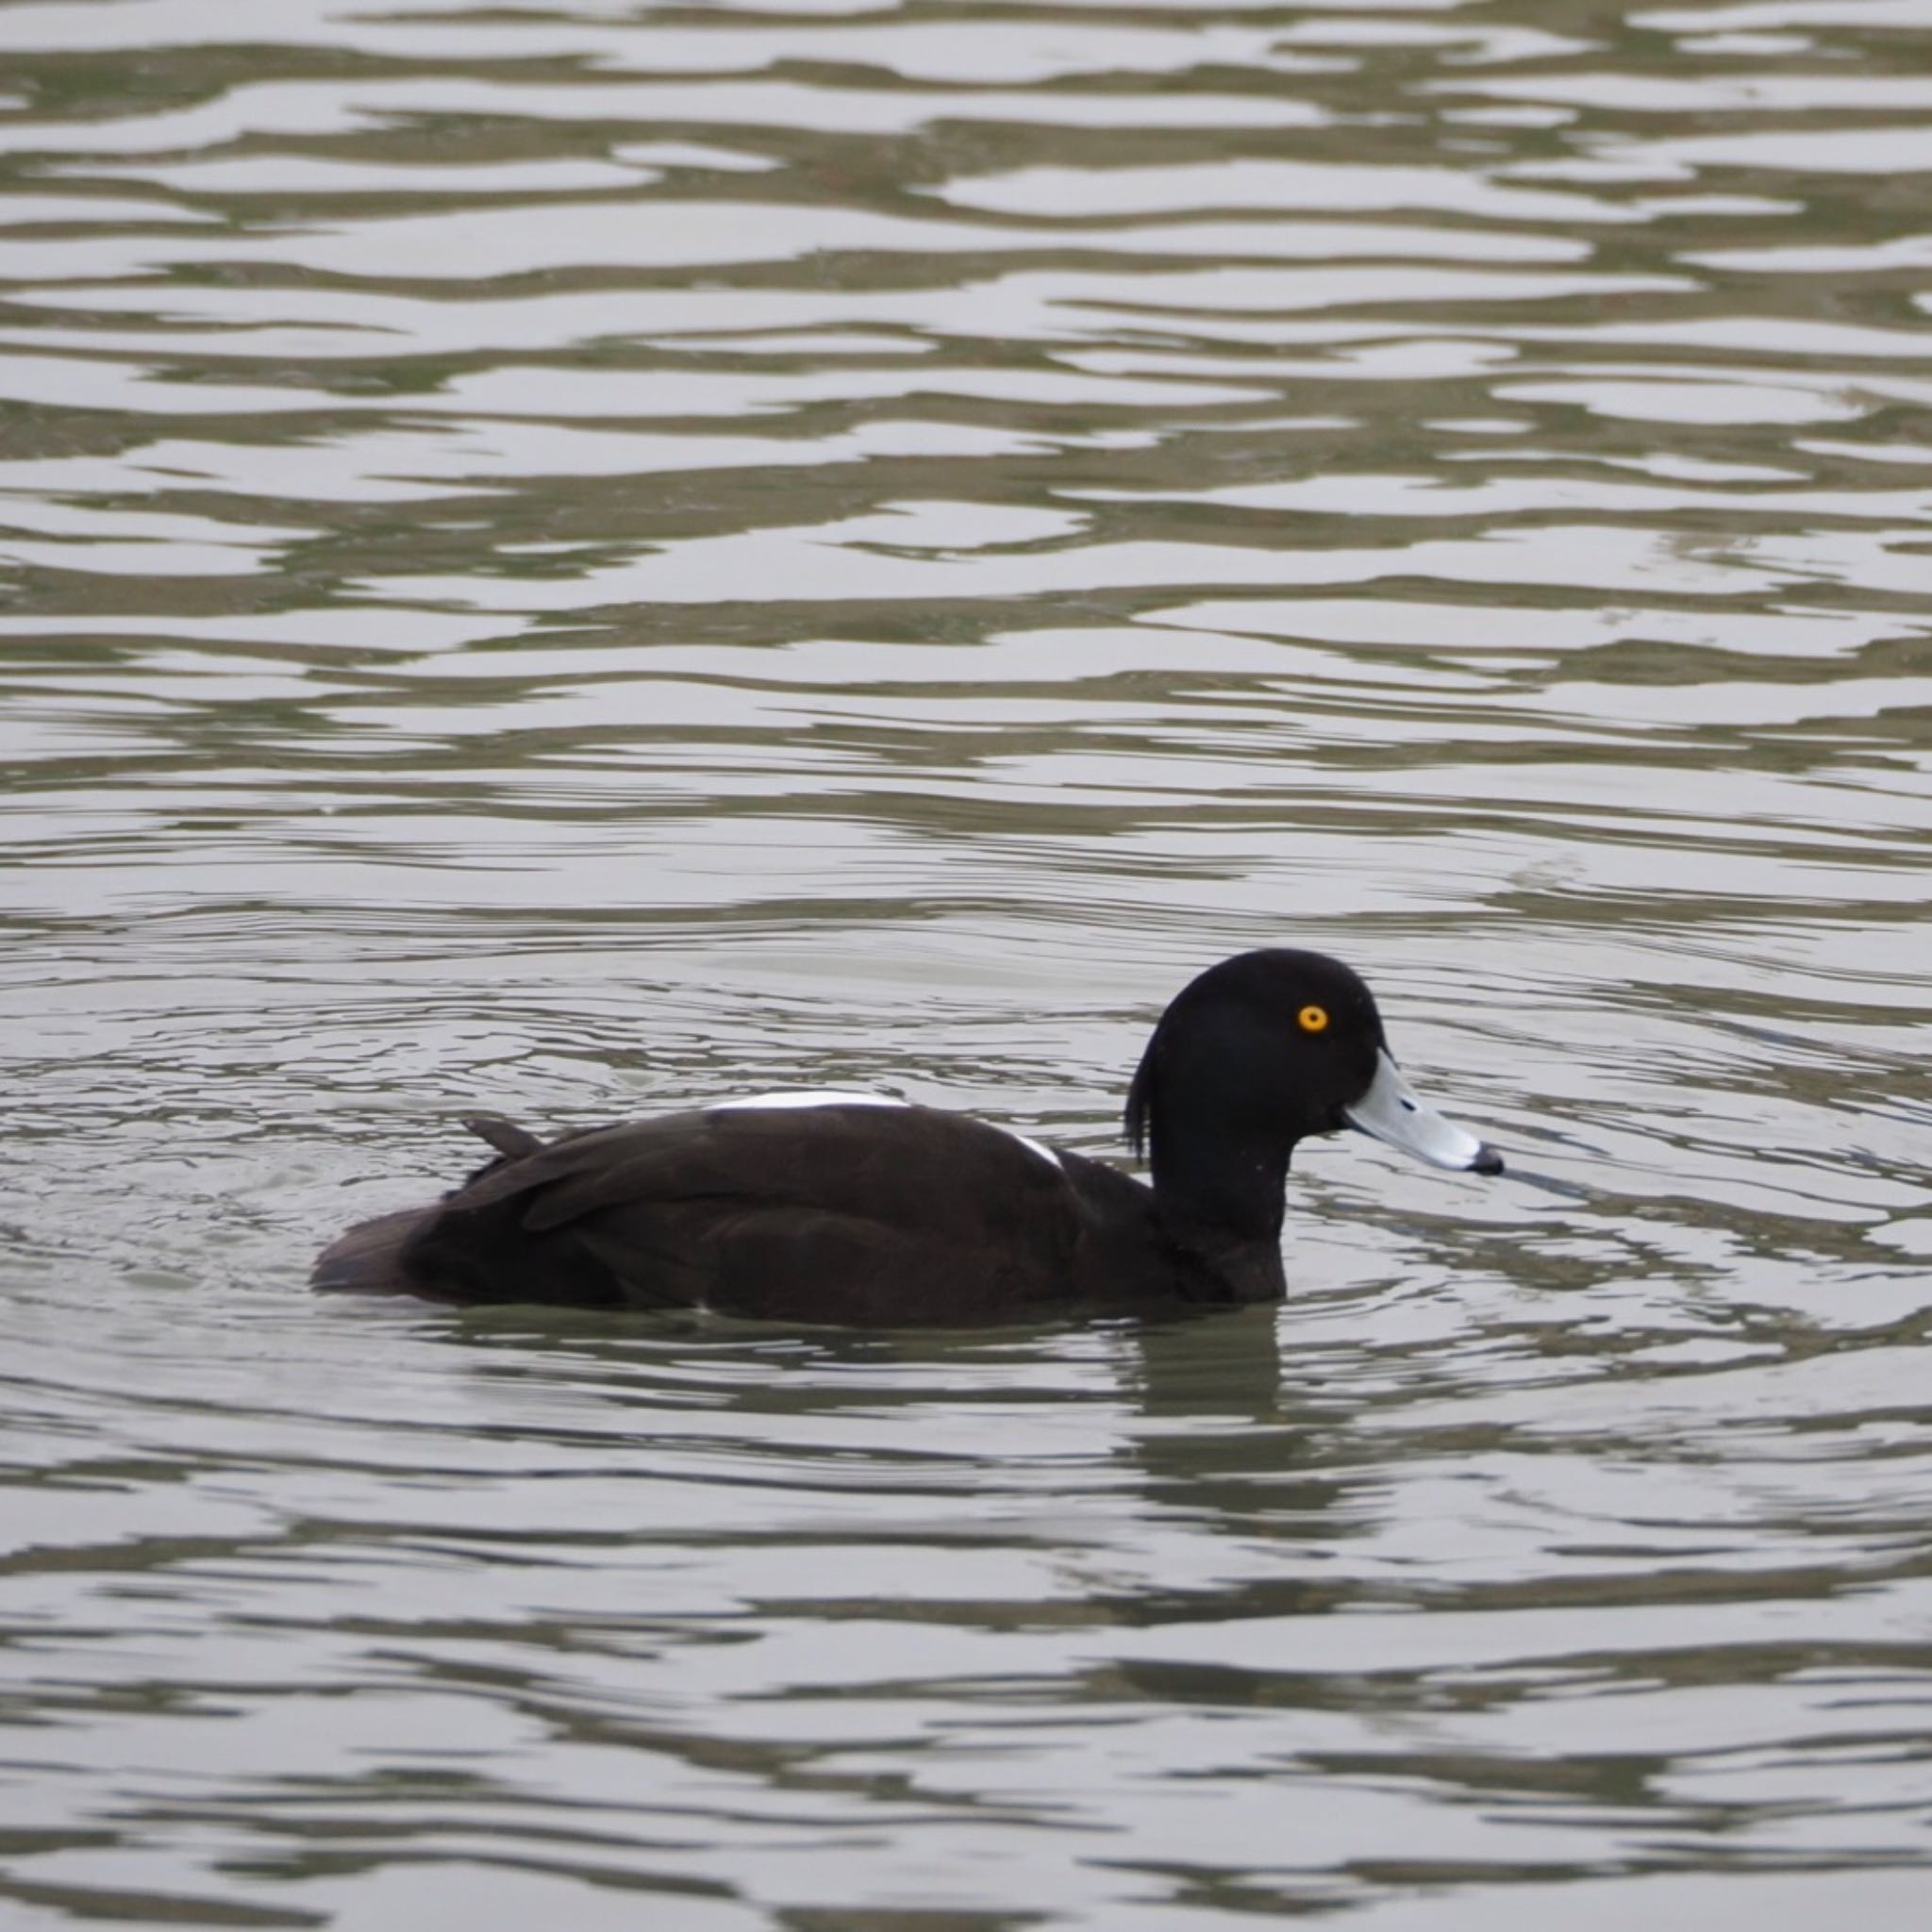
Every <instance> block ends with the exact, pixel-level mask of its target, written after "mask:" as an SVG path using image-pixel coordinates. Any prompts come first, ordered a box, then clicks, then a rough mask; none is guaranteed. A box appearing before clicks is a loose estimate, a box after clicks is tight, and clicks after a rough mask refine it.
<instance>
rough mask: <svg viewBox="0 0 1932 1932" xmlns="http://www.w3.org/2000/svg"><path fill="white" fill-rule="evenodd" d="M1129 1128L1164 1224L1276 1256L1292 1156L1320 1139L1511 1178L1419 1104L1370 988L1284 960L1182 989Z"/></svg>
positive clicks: (1330, 963) (1485, 1151)
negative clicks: (1358, 1135) (1367, 1139)
mask: <svg viewBox="0 0 1932 1932" xmlns="http://www.w3.org/2000/svg"><path fill="white" fill-rule="evenodd" d="M1126 1125H1127V1137H1128V1139H1129V1140H1130V1141H1132V1142H1133V1145H1134V1149H1135V1151H1136V1152H1137V1153H1140V1152H1142V1151H1145V1152H1146V1153H1147V1154H1148V1155H1149V1157H1150V1159H1151V1162H1152V1166H1153V1170H1154V1191H1155V1194H1156V1196H1157V1198H1158V1203H1159V1211H1160V1216H1161V1220H1162V1222H1163V1224H1166V1225H1167V1226H1168V1227H1169V1229H1170V1231H1171V1232H1173V1233H1174V1234H1175V1235H1176V1236H1177V1237H1179V1238H1181V1239H1183V1240H1197V1239H1199V1238H1201V1237H1203V1236H1211V1237H1212V1239H1213V1242H1214V1244H1215V1245H1223V1244H1224V1242H1225V1241H1227V1240H1230V1239H1231V1240H1233V1241H1266V1242H1267V1243H1269V1244H1270V1246H1271V1248H1272V1247H1273V1245H1274V1243H1275V1242H1276V1241H1278V1239H1279V1236H1280V1233H1281V1218H1282V1193H1283V1187H1284V1184H1285V1181H1286V1177H1287V1174H1288V1163H1289V1157H1290V1156H1291V1154H1292V1153H1293V1151H1294V1145H1295V1142H1296V1141H1304V1140H1307V1138H1308V1137H1309V1136H1311V1135H1315V1134H1332V1133H1336V1132H1339V1131H1340V1130H1341V1128H1343V1127H1357V1128H1359V1129H1361V1131H1363V1132H1364V1133H1369V1134H1373V1135H1374V1136H1375V1137H1376V1139H1378V1140H1383V1141H1389V1142H1390V1143H1391V1145H1394V1146H1397V1147H1401V1148H1404V1149H1405V1150H1406V1151H1407V1152H1408V1153H1410V1154H1413V1155H1415V1156H1416V1157H1417V1158H1419V1159H1422V1160H1425V1161H1428V1162H1429V1163H1430V1164H1431V1165H1433V1166H1437V1167H1455V1168H1469V1169H1473V1170H1474V1172H1476V1173H1478V1174H1497V1173H1500V1172H1501V1171H1502V1166H1503V1162H1502V1158H1501V1157H1500V1156H1499V1155H1497V1153H1496V1152H1495V1151H1494V1149H1493V1148H1491V1147H1488V1146H1486V1145H1484V1143H1483V1142H1482V1141H1478V1140H1477V1139H1476V1138H1475V1136H1474V1135H1473V1134H1466V1133H1464V1132H1463V1131H1462V1129H1461V1128H1460V1127H1457V1126H1456V1125H1455V1124H1453V1123H1451V1122H1449V1121H1447V1120H1445V1119H1443V1117H1442V1116H1441V1114H1439V1113H1437V1112H1436V1111H1435V1110H1434V1109H1433V1108H1429V1107H1427V1106H1425V1105H1424V1103H1423V1102H1422V1101H1421V1100H1419V1099H1418V1098H1417V1097H1416V1095H1415V1094H1414V1093H1413V1092H1411V1091H1410V1090H1409V1088H1408V1085H1407V1082H1406V1081H1405V1080H1404V1079H1403V1077H1402V1075H1401V1074H1400V1073H1399V1072H1398V1071H1397V1070H1396V1066H1395V1061H1394V1059H1393V1058H1392V1057H1391V1054H1390V1052H1389V1047H1388V1042H1387V1041H1386V1039H1385V1038H1384V1036H1383V1032H1382V1016H1381V1015H1380V1014H1379V1013H1378V1012H1377V1011H1376V1010H1375V1001H1374V995H1373V994H1372V993H1371V992H1370V991H1369V990H1368V988H1367V987H1366V986H1365V985H1363V983H1362V981H1361V979H1360V977H1359V976H1358V975H1357V974H1355V973H1353V972H1351V971H1350V970H1349V968H1348V967H1346V966H1344V965H1342V963H1341V961H1340V960H1339V959H1331V958H1327V957H1326V956H1325V955H1324V954H1321V953H1304V952H1297V951H1293V950H1290V949H1288V948H1285V947H1283V948H1271V949H1269V950H1267V951H1265V952H1257V953H1241V954H1239V955H1237V957H1235V958H1232V959H1224V960H1223V961H1222V963H1221V964H1220V965H1218V966H1213V967H1210V968H1209V969H1208V971H1207V972H1206V973H1204V974H1201V975H1200V977H1199V978H1197V979H1195V980H1193V981H1192V982H1191V983H1190V984H1189V985H1188V986H1186V987H1184V988H1183V989H1182V990H1181V991H1180V993H1179V994H1178V995H1177V996H1176V997H1175V999H1174V1002H1173V1004H1172V1005H1171V1006H1170V1007H1169V1008H1168V1009H1167V1011H1166V1012H1165V1013H1163V1014H1162V1015H1161V1018H1160V1024H1158V1026H1157V1027H1156V1028H1155V1029H1154V1037H1153V1039H1152V1040H1150V1041H1148V1042H1147V1051H1146V1052H1145V1053H1144V1054H1143V1055H1142V1056H1141V1065H1140V1068H1139V1070H1138V1071H1137V1072H1136V1074H1134V1080H1133V1085H1132V1086H1131V1087H1130V1088H1129V1089H1128V1090H1127V1111H1126Z"/></svg>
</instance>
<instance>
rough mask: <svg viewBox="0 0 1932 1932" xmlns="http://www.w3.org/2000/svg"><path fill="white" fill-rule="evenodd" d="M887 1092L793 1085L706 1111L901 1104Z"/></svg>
mask: <svg viewBox="0 0 1932 1932" xmlns="http://www.w3.org/2000/svg"><path fill="white" fill-rule="evenodd" d="M906 1105H907V1103H906V1102H905V1101H903V1100H894V1099H893V1098H892V1096H891V1094H890V1093H846V1092H843V1091H841V1090H840V1089H839V1088H837V1087H794V1088H792V1089H791V1091H789V1092H784V1093H751V1094H747V1095H746V1096H745V1097H744V1099H742V1100H721V1101H719V1102H718V1103H717V1105H716V1106H715V1107H710V1108H706V1111H707V1112H708V1113H732V1112H735V1111H736V1110H737V1109H739V1108H750V1107H773V1108H776V1107H904V1106H906Z"/></svg>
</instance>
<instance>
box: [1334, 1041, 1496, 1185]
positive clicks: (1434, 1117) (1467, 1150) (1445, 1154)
mask: <svg viewBox="0 0 1932 1932" xmlns="http://www.w3.org/2000/svg"><path fill="white" fill-rule="evenodd" d="M1341 1117H1342V1119H1343V1120H1345V1121H1346V1122H1347V1123H1348V1124H1349V1125H1350V1126H1352V1127H1356V1128H1358V1129H1359V1130H1360V1131H1361V1132H1362V1133H1364V1134H1371V1135H1373V1136H1374V1138H1375V1139H1376V1140H1377V1141H1388V1143H1389V1144H1390V1146H1391V1147H1400V1148H1401V1149H1402V1151H1403V1152H1404V1153H1405V1154H1413V1155H1414V1156H1415V1158H1417V1159H1418V1160H1425V1161H1427V1162H1428V1164H1429V1165H1430V1166H1431V1167H1448V1168H1454V1169H1456V1170H1457V1171H1458V1172H1462V1173H1474V1174H1501V1173H1502V1172H1503V1157H1502V1156H1501V1155H1500V1154H1498V1153H1497V1152H1496V1150H1495V1149H1494V1148H1493V1147H1491V1145H1490V1144H1489V1142H1488V1141H1478V1140H1477V1139H1476V1137H1475V1136H1474V1134H1472V1133H1469V1132H1467V1131H1466V1130H1464V1129H1463V1128H1461V1127H1458V1126H1457V1124H1456V1123H1455V1122H1454V1121H1452V1120H1446V1119H1444V1118H1443V1116H1442V1115H1441V1114H1439V1113H1438V1112H1437V1111H1436V1109H1435V1108H1433V1107H1430V1106H1429V1105H1428V1104H1427V1102H1425V1101H1423V1100H1420V1099H1418V1098H1417V1097H1416V1093H1415V1090H1414V1089H1413V1088H1412V1087H1410V1085H1409V1084H1408V1082H1407V1080H1405V1079H1404V1078H1403V1077H1402V1073H1401V1070H1400V1069H1399V1068H1398V1067H1397V1066H1396V1064H1395V1062H1394V1061H1393V1060H1392V1059H1391V1058H1389V1053H1388V1049H1387V1048H1386V1047H1385V1048H1384V1049H1382V1050H1381V1051H1380V1052H1378V1053H1377V1054H1376V1056H1375V1077H1374V1079H1373V1080H1371V1081H1370V1082H1369V1091H1367V1092H1366V1093H1364V1094H1363V1095H1362V1097H1361V1098H1360V1099H1359V1100H1357V1102H1355V1104H1354V1105H1353V1106H1351V1107H1344V1108H1342V1109H1341Z"/></svg>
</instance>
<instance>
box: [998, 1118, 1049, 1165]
mask: <svg viewBox="0 0 1932 1932" xmlns="http://www.w3.org/2000/svg"><path fill="white" fill-rule="evenodd" d="M1000 1132H1001V1133H1003V1134H1012V1136H1013V1139H1014V1140H1016V1141H1019V1143H1020V1144H1021V1146H1023V1147H1025V1148H1029V1149H1030V1150H1031V1151H1032V1152H1033V1153H1035V1154H1037V1155H1039V1156H1040V1158H1041V1159H1042V1160H1043V1161H1045V1162H1046V1164H1047V1166H1049V1167H1058V1165H1059V1164H1060V1158H1059V1156H1058V1154H1056V1153H1055V1152H1054V1151H1053V1149H1052V1148H1051V1147H1047V1146H1044V1145H1042V1144H1041V1142H1040V1141H1033V1140H1029V1139H1028V1138H1027V1137H1026V1136H1025V1135H1024V1134H1015V1133H1013V1129H1012V1128H1011V1127H1002V1128H1001V1129H1000Z"/></svg>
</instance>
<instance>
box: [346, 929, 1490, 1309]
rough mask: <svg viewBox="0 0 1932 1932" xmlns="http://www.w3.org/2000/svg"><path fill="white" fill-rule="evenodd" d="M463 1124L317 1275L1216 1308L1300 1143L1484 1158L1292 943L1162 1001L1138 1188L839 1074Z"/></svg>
mask: <svg viewBox="0 0 1932 1932" xmlns="http://www.w3.org/2000/svg"><path fill="white" fill-rule="evenodd" d="M464 1125H465V1126H466V1127H467V1128H468V1129H469V1130H470V1131H471V1132H472V1133H474V1134H475V1135H476V1136H477V1137H478V1138H479V1139H481V1140H482V1141H484V1142H485V1143H486V1144H487V1145H488V1146H489V1147H490V1148H491V1151H492V1158H491V1159H490V1160H489V1161H488V1162H487V1164H486V1165H484V1166H483V1167H481V1168H479V1169H478V1170H477V1171H476V1172H475V1173H474V1174H471V1176H470V1177H469V1178H468V1179H467V1180H466V1181H464V1182H463V1183H462V1184H461V1185H460V1186H458V1187H457V1188H455V1189H453V1190H452V1191H450V1192H448V1193H446V1194H444V1195H443V1197H442V1198H441V1200H440V1201H438V1202H435V1203H433V1204H432V1205H430V1206H428V1207H424V1208H409V1209H405V1210H403V1211H402V1212H399V1213H391V1214H385V1215H380V1216H378V1217H377V1218H375V1220H373V1221H366V1222H362V1223H360V1224H358V1225H356V1226H354V1227H351V1228H350V1229H349V1230H348V1231H347V1232H346V1233H344V1234H343V1235H341V1237H340V1238H339V1239H338V1240H336V1241H334V1242H332V1243H331V1244H330V1245H329V1246H328V1247H327V1248H326V1249H325V1250H324V1252H323V1254H322V1256H321V1257H320V1258H319V1259H318V1261H317V1262H316V1264H315V1268H314V1274H313V1277H312V1280H313V1285H314V1286H315V1287H316V1288H317V1289H319V1290H323V1291H365V1292H376V1293H401V1294H410V1295H415V1296H419V1297H422V1298H424V1299H425V1300H430V1301H440V1302H445V1303H458V1304H474V1303H506V1302H525V1303H552V1304H561V1305H568V1306H571V1307H593V1308H638V1309H675V1308H703V1309H708V1310H710V1311H712V1312H714V1313H718V1314H724V1315H736V1316H743V1317H750V1318H753V1319H759V1320H767V1321H779V1322H803V1323H810V1324H819V1323H825V1324H841V1325H848V1326H871V1327H895V1326H925V1327H931V1326H936V1325H968V1324H985V1323H988V1322H997V1321H1002V1320H1008V1321H1010V1320H1024V1319H1028V1318H1030V1317H1033V1316H1035V1315H1043V1314H1049V1313H1052V1312H1054V1311H1056V1310H1062V1309H1065V1308H1067V1307H1070V1306H1071V1305H1080V1304H1084V1305H1087V1306H1089V1307H1092V1308H1094V1309H1098V1310H1108V1309H1114V1310H1129V1309H1134V1308H1146V1307H1150V1306H1156V1307H1158V1306H1160V1305H1166V1306H1169V1307H1180V1306H1185V1305H1196V1306H1204V1307H1215V1306H1220V1307H1231V1306H1240V1305H1244V1304H1253V1303H1257V1302H1272V1301H1277V1300H1279V1299H1280V1298H1281V1297H1282V1296H1283V1295H1284V1294H1285V1293H1286V1292H1287V1278H1286V1274H1285V1272H1284V1269H1283V1264H1282V1252H1281V1230H1282V1222H1283V1218H1284V1214H1285V1210H1286V1200H1287V1184H1288V1172H1289V1163H1290V1160H1291V1157H1292V1156H1293V1153H1294V1150H1295V1148H1296V1147H1297V1146H1298V1145H1299V1144H1300V1143H1301V1142H1302V1141H1305V1140H1308V1139H1311V1138H1313V1137H1315V1136H1318V1135H1325V1134H1334V1133H1338V1132H1341V1131H1342V1130H1344V1129H1349V1128H1353V1129H1355V1130H1357V1131H1359V1132H1361V1133H1364V1134H1368V1135H1371V1136H1373V1137H1374V1139H1376V1140H1378V1141H1386V1142H1387V1143H1388V1144H1389V1145H1391V1146H1392V1147H1396V1148H1399V1149H1401V1150H1402V1151H1403V1152H1405V1153H1407V1154H1408V1155H1411V1156H1413V1157H1414V1158H1417V1159H1419V1160H1421V1161H1424V1162H1425V1163H1427V1164H1428V1165H1430V1166H1434V1167H1438V1168H1445V1169H1451V1170H1461V1171H1465V1172H1470V1173H1474V1174H1500V1173H1502V1171H1503V1158H1502V1156H1501V1155H1500V1154H1498V1153H1497V1152H1496V1150H1495V1149H1494V1148H1493V1147H1491V1146H1490V1145H1489V1144H1488V1143H1487V1142H1486V1141H1481V1140H1479V1139H1478V1138H1477V1137H1476V1136H1475V1135H1474V1134H1472V1133H1469V1132H1467V1131H1466V1130H1465V1129H1463V1128H1462V1127H1460V1126H1457V1124H1455V1123H1454V1122H1453V1121H1451V1120H1449V1119H1448V1118H1446V1117H1445V1116H1444V1115H1442V1114H1441V1113H1439V1112H1437V1111H1436V1109H1435V1108H1431V1107H1430V1106H1428V1105H1427V1104H1426V1103H1425V1102H1424V1101H1423V1100H1422V1099H1421V1098H1420V1096H1418V1095H1417V1094H1416V1092H1415V1091H1413V1090H1412V1089H1411V1088H1410V1086H1409V1084H1408V1082H1407V1079H1406V1078H1405V1077H1404V1075H1403V1074H1402V1072H1401V1070H1400V1069H1399V1068H1398V1066H1397V1064H1396V1061H1395V1058H1394V1056H1393V1055H1392V1054H1391V1051H1390V1049H1389V1043H1388V1040H1387V1038H1386V1036H1385V1034H1384V1031H1383V1026H1382V1020H1381V1015H1380V1013H1379V1012H1378V1011H1377V1009H1376V1007H1375V1001H1374V995H1373V994H1372V993H1371V992H1370V991H1369V989H1368V987H1367V985H1366V984H1365V983H1364V982H1363V980H1362V979H1361V977H1360V976H1359V975H1358V974H1357V973H1356V972H1354V970H1353V969H1351V968H1350V967H1348V966H1345V965H1343V964H1342V963H1341V961H1340V960H1339V959H1334V958H1328V957H1327V956H1326V955H1324V954H1322V953H1315V952H1307V951H1302V950H1299V949H1295V948H1291V947H1268V948H1263V949H1260V950H1257V951H1254V952H1246V953H1241V954H1237V955H1236V956H1235V957H1234V958H1227V959H1223V960H1221V961H1220V962H1219V963H1218V964H1216V965H1213V966H1210V967H1208V969H1207V970H1206V971H1205V972H1203V973H1201V974H1198V975H1197V976H1196V977H1195V978H1193V979H1192V980H1191V981H1190V982H1189V983H1188V984H1187V985H1186V986H1185V987H1183V988H1182V990H1181V991H1180V992H1179V993H1177V994H1176V995H1175V996H1174V999H1173V1001H1172V1002H1171V1003H1170V1004H1169V1006H1168V1007H1167V1008H1166V1010H1165V1011H1164V1012H1163V1013H1162V1014H1161V1016H1160V1019H1159V1021H1158V1024H1156V1025H1155V1028H1154V1031H1153V1034H1152V1035H1151V1037H1150V1038H1149V1040H1148V1042H1147V1046H1146V1050H1145V1052H1144V1053H1143V1054H1142V1055H1141V1061H1140V1065H1139V1067H1138V1068H1137V1069H1136V1071H1135V1073H1134V1075H1133V1078H1132V1080H1131V1082H1130V1083H1129V1085H1128V1088H1127V1096H1126V1107H1125V1119H1124V1125H1125V1131H1126V1139H1127V1141H1128V1143H1129V1145H1130V1146H1131V1148H1132V1150H1133V1152H1134V1153H1135V1155H1136V1156H1137V1157H1140V1156H1142V1155H1144V1156H1145V1157H1146V1158H1147V1164H1148V1169H1149V1173H1150V1179H1149V1180H1147V1181H1142V1180H1140V1179H1138V1178H1136V1177H1135V1176H1134V1175H1132V1174H1128V1173H1126V1172H1124V1170H1123V1169H1121V1168H1118V1167H1115V1166H1113V1165H1111V1164H1110V1163H1108V1162H1107V1161H1104V1160H1097V1159H1093V1158H1089V1157H1088V1156H1086V1155H1082V1154H1075V1153H1073V1152H1070V1151H1068V1150H1065V1149H1061V1148H1056V1147H1050V1146H1048V1145H1046V1144H1044V1143H1043V1142H1041V1141H1036V1140H1034V1139H1032V1138H1030V1137H1028V1136H1026V1135H1024V1134H1020V1133H1016V1132H1013V1131H1011V1130H1009V1129H1008V1128H1005V1127H1002V1126H997V1125H994V1124H991V1123H989V1122H986V1121H982V1120H978V1119H975V1118H974V1117H973V1116H971V1115H968V1114H964V1113H959V1112H955V1111H951V1110H948V1109H946V1108H934V1107H925V1106H920V1105H915V1104H913V1103H910V1102H907V1101H902V1100H897V1099H893V1098H891V1097H888V1096H882V1095H877V1094H871V1093H864V1092H846V1091H818V1090H806V1091H794V1092H778V1093H762V1094H756V1095H753V1096H751V1097H749V1098H745V1099H736V1100H726V1101H724V1102H722V1103H720V1104H716V1105H712V1106H708V1107H700V1108H684V1109H680V1110H678V1111H676V1112H671V1113H663V1114H658V1115H656V1116H654V1117H651V1118H649V1119H643V1120H634V1121H625V1122H623V1123H620V1124H616V1125H613V1126H603V1127H592V1128H588V1129H578V1130H575V1131H570V1132H565V1133H561V1134H558V1135H556V1136H554V1137H552V1138H550V1139H548V1140H545V1139H542V1138H540V1137H539V1136H538V1135H536V1134H533V1133H531V1132H529V1131H528V1130H527V1129H525V1128H524V1127H521V1126H517V1125H515V1124H512V1123H510V1122H508V1121H505V1120H499V1119H495V1118H483V1119H475V1120H470V1121H466V1122H464Z"/></svg>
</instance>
